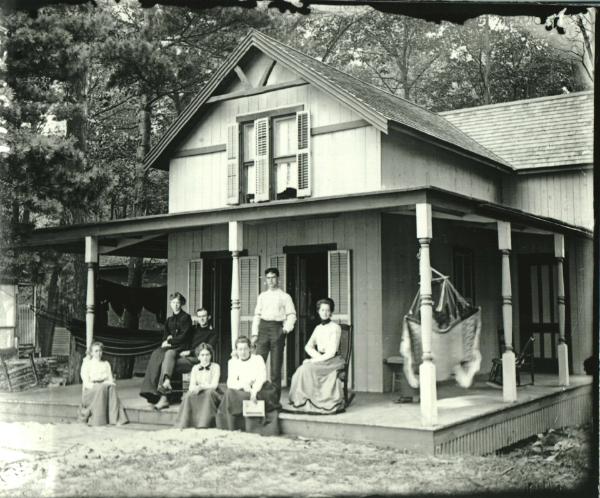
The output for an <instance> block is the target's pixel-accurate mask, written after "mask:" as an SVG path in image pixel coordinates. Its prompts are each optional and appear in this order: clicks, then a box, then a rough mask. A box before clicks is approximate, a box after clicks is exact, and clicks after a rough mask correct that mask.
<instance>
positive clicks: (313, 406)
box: [289, 298, 345, 414]
mask: <svg viewBox="0 0 600 498" xmlns="http://www.w3.org/2000/svg"><path fill="white" fill-rule="evenodd" d="M334 307H335V305H334V302H333V300H332V299H329V298H326V299H320V300H319V301H318V302H317V312H318V313H319V317H320V318H321V323H320V324H319V325H317V326H316V327H315V330H314V332H313V333H312V335H311V336H310V339H309V340H308V342H307V343H306V347H305V348H304V350H305V351H306V353H307V354H308V355H309V356H310V358H307V359H306V360H304V363H302V365H300V367H298V370H296V372H295V373H294V375H293V376H292V384H291V386H290V395H289V400H290V404H291V405H292V406H293V407H294V409H295V410H297V411H302V412H307V413H319V414H330V413H336V412H339V411H342V410H344V408H345V403H344V386H343V383H342V381H341V380H340V379H338V375H337V373H338V370H340V369H342V368H343V367H344V360H343V359H342V358H341V357H340V356H339V355H338V354H337V350H338V347H339V345H340V337H341V335H342V329H341V328H340V326H339V325H338V324H337V323H335V322H332V321H331V315H332V313H333V310H334Z"/></svg>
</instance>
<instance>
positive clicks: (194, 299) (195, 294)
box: [187, 259, 202, 316]
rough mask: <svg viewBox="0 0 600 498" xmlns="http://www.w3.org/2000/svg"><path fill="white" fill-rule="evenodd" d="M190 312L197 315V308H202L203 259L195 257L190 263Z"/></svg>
mask: <svg viewBox="0 0 600 498" xmlns="http://www.w3.org/2000/svg"><path fill="white" fill-rule="evenodd" d="M187 298H188V300H187V302H188V312H189V314H190V315H192V316H196V310H197V309H198V308H202V260H201V259H193V260H191V261H190V262H189V264H188V295H187Z"/></svg>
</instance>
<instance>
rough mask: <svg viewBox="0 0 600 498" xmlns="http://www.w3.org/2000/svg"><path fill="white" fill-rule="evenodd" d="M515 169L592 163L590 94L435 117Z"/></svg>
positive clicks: (512, 103)
mask: <svg viewBox="0 0 600 498" xmlns="http://www.w3.org/2000/svg"><path fill="white" fill-rule="evenodd" d="M440 115H442V116H443V117H444V118H446V119H447V120H448V121H450V122H452V123H454V124H455V125H456V126H458V127H459V128H460V129H461V130H463V131H464V132H465V133H467V134H469V135H470V136H472V137H473V138H474V139H475V140H477V141H478V142H479V143H480V144H482V145H483V146H485V147H487V148H488V149H490V150H492V151H493V152H495V153H496V154H497V155H498V156H500V157H502V158H503V159H504V160H505V161H507V162H509V163H510V164H511V165H512V166H513V167H514V168H515V169H530V168H532V169H533V168H549V167H558V166H574V165H586V164H592V161H593V132H594V94H593V91H585V92H576V93H569V94H563V95H554V96H551V97H540V98H537V99H527V100H517V101H514V102H505V103H502V104H491V105H484V106H480V107H471V108H468V109H457V110H455V111H448V112H442V113H440Z"/></svg>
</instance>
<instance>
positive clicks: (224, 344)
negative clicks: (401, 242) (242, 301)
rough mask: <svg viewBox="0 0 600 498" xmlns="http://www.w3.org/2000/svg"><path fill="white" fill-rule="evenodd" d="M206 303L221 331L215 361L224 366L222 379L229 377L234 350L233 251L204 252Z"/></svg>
mask: <svg viewBox="0 0 600 498" xmlns="http://www.w3.org/2000/svg"><path fill="white" fill-rule="evenodd" d="M202 261H203V275H202V277H203V278H202V282H203V284H202V296H203V297H202V303H203V306H204V307H205V308H207V309H208V311H209V313H210V315H211V316H212V326H213V328H214V329H215V331H216V332H217V334H218V340H217V347H216V351H215V356H216V358H215V361H216V362H217V363H219V365H220V366H221V379H220V381H221V382H225V381H226V380H227V361H228V360H229V353H230V351H231V255H230V254H229V253H227V252H223V253H208V254H206V253H203V254H202Z"/></svg>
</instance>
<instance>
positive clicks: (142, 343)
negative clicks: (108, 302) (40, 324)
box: [30, 306, 163, 356]
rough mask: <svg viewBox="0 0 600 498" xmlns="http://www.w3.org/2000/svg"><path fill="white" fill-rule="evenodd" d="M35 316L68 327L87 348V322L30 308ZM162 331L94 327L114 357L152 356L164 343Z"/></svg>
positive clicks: (105, 350) (95, 333) (97, 338)
mask: <svg viewBox="0 0 600 498" xmlns="http://www.w3.org/2000/svg"><path fill="white" fill-rule="evenodd" d="M30 308H31V309H32V310H33V312H34V313H35V314H37V315H38V316H40V317H44V318H47V319H48V320H52V321H53V322H54V323H55V324H57V325H60V326H62V327H66V328H67V330H68V331H69V332H70V333H71V335H73V337H75V344H76V345H77V346H78V347H80V348H82V349H85V348H86V332H85V327H86V325H85V322H84V321H83V320H77V319H76V318H71V317H70V316H68V315H66V314H64V313H58V312H55V311H50V310H45V309H43V308H36V307H34V306H30ZM162 335H163V332H162V330H137V329H126V328H122V327H111V326H108V325H103V326H98V325H97V324H96V325H95V326H94V340H96V341H100V342H101V343H102V344H103V345H104V352H105V353H106V354H110V355H113V356H143V355H146V354H150V353H151V352H152V351H154V350H155V349H156V348H158V347H159V346H160V345H161V343H162Z"/></svg>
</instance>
